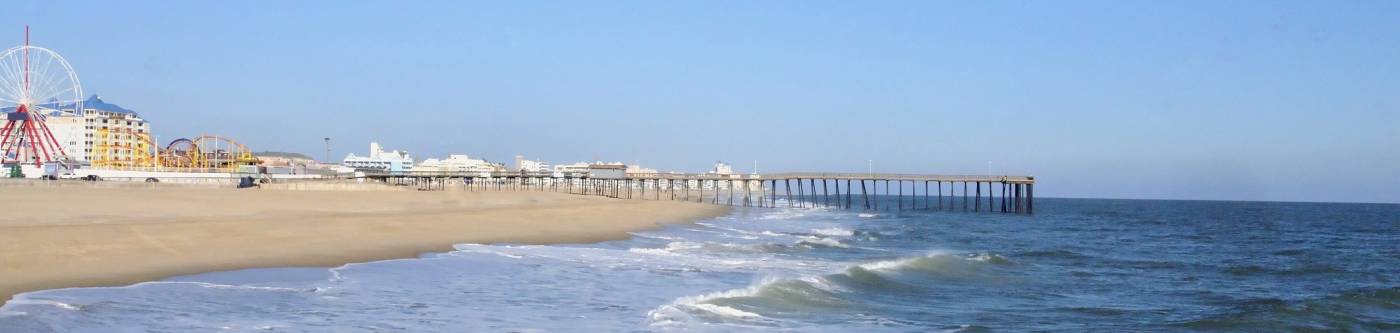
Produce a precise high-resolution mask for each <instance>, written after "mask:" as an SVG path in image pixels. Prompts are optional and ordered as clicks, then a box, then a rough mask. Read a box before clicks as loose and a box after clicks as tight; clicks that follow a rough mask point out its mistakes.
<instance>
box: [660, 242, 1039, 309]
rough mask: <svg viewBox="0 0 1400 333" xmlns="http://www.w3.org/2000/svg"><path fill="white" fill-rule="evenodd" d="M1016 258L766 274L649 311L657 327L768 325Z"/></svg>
mask: <svg viewBox="0 0 1400 333" xmlns="http://www.w3.org/2000/svg"><path fill="white" fill-rule="evenodd" d="M1011 264H1012V262H1011V261H1010V260H1008V259H1006V258H1004V257H1002V256H999V255H995V254H949V253H931V254H928V255H924V256H918V257H911V258H901V259H895V260H885V261H875V262H868V263H861V264H856V265H851V266H849V267H847V268H846V269H845V270H844V271H841V272H839V273H832V274H825V275H816V276H803V277H796V278H767V279H764V280H762V281H761V282H759V283H756V284H754V285H751V286H749V287H746V288H743V289H734V290H727V291H720V292H714V293H709V294H703V295H698V296H687V297H682V298H679V299H677V300H675V301H674V302H671V303H670V304H667V305H663V306H661V307H658V308H656V309H653V310H651V311H650V312H649V314H648V316H649V318H650V319H651V321H652V324H653V325H659V326H668V325H674V324H676V323H680V322H692V321H719V322H725V323H746V324H757V325H763V324H767V323H771V322H773V321H776V320H782V319H783V318H787V317H800V316H803V315H806V314H811V313H822V312H831V311H842V310H851V309H860V308H862V307H866V306H867V305H866V304H864V303H866V302H868V300H870V299H872V298H873V297H878V295H877V294H897V293H902V292H905V291H907V290H909V289H910V288H920V287H922V286H925V285H930V284H937V283H940V282H941V281H950V280H967V279H973V278H979V277H985V276H987V275H989V274H996V273H995V272H994V270H995V269H996V268H997V267H998V266H1006V265H1011Z"/></svg>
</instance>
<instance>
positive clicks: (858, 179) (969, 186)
mask: <svg viewBox="0 0 1400 333" xmlns="http://www.w3.org/2000/svg"><path fill="white" fill-rule="evenodd" d="M363 178H365V179H368V180H373V181H381V182H385V183H389V184H394V185H401V186H416V187H417V188H418V189H419V190H423V191H445V190H460V191H548V192H560V193H571V194H579V195H596V196H604V197H610V198H618V199H634V200H678V201H694V202H701V203H710V204H716V205H728V206H742V207H766V208H778V207H810V208H817V207H831V208H840V209H862V210H871V211H880V210H894V211H905V210H938V211H968V212H999V213H1012V214H1031V213H1033V212H1034V211H1035V177H1031V176H1010V175H995V176H994V175H925V174H885V173H820V172H794V173H776V174H766V175H738V174H733V175H725V174H708V173H707V174H678V173H657V174H625V175H596V174H588V173H573V174H557V173H529V172H492V173H477V172H369V173H365V174H364V176H363ZM945 189H946V190H945Z"/></svg>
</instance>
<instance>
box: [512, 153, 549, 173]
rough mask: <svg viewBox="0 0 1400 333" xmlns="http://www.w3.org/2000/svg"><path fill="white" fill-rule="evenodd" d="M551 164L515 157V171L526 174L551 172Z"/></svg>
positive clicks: (520, 156) (519, 156) (521, 156)
mask: <svg viewBox="0 0 1400 333" xmlns="http://www.w3.org/2000/svg"><path fill="white" fill-rule="evenodd" d="M550 170H551V168H550V166H549V164H547V163H545V162H543V161H531V160H527V159H525V156H523V155H515V171H524V172H549V171H550Z"/></svg>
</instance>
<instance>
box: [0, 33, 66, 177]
mask: <svg viewBox="0 0 1400 333" xmlns="http://www.w3.org/2000/svg"><path fill="white" fill-rule="evenodd" d="M21 50H22V51H23V52H20V51H21ZM31 50H32V51H38V52H34V53H31ZM36 55H37V56H40V57H42V58H43V60H44V61H46V62H44V63H43V65H41V66H42V67H41V72H40V73H39V75H38V76H35V74H34V71H33V70H32V67H33V65H34V61H32V60H33V57H34V56H36ZM16 57H21V59H18V60H16V59H14V58H16ZM55 64H56V65H58V66H60V67H61V68H53V67H52V66H54V65H55ZM50 69H55V71H53V72H50V71H49V70H50ZM36 79H37V82H36ZM36 88H38V89H37V91H36ZM81 96H82V87H81V85H80V84H79V83H78V76H77V74H76V73H74V71H73V67H72V66H70V65H69V64H68V61H67V60H64V59H63V57H61V56H59V55H58V53H56V52H53V51H52V50H49V49H45V48H41V47H36V46H31V45H29V27H28V26H25V27H24V46H20V47H15V48H11V49H9V50H6V51H5V52H4V53H3V54H0V103H3V104H10V105H15V107H14V111H13V112H7V113H5V125H4V126H3V127H0V154H3V155H0V162H3V163H16V164H18V163H29V162H31V161H32V162H33V163H34V165H35V166H36V167H42V166H43V164H44V163H46V162H53V161H61V160H65V159H67V157H68V154H67V152H66V151H64V149H63V145H61V144H59V140H58V139H57V138H56V137H54V135H53V131H52V130H50V129H49V126H48V124H47V123H46V122H45V118H46V117H45V115H44V109H46V108H48V109H55V110H58V111H61V109H63V108H64V107H67V106H70V105H71V107H73V109H74V113H75V114H82V113H83V106H82V97H81ZM3 104H0V106H3Z"/></svg>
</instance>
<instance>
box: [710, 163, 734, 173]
mask: <svg viewBox="0 0 1400 333" xmlns="http://www.w3.org/2000/svg"><path fill="white" fill-rule="evenodd" d="M706 173H708V174H712V175H732V174H734V167H732V166H729V164H725V163H724V162H722V161H715V168H714V169H711V170H710V171H709V172H706Z"/></svg>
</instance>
